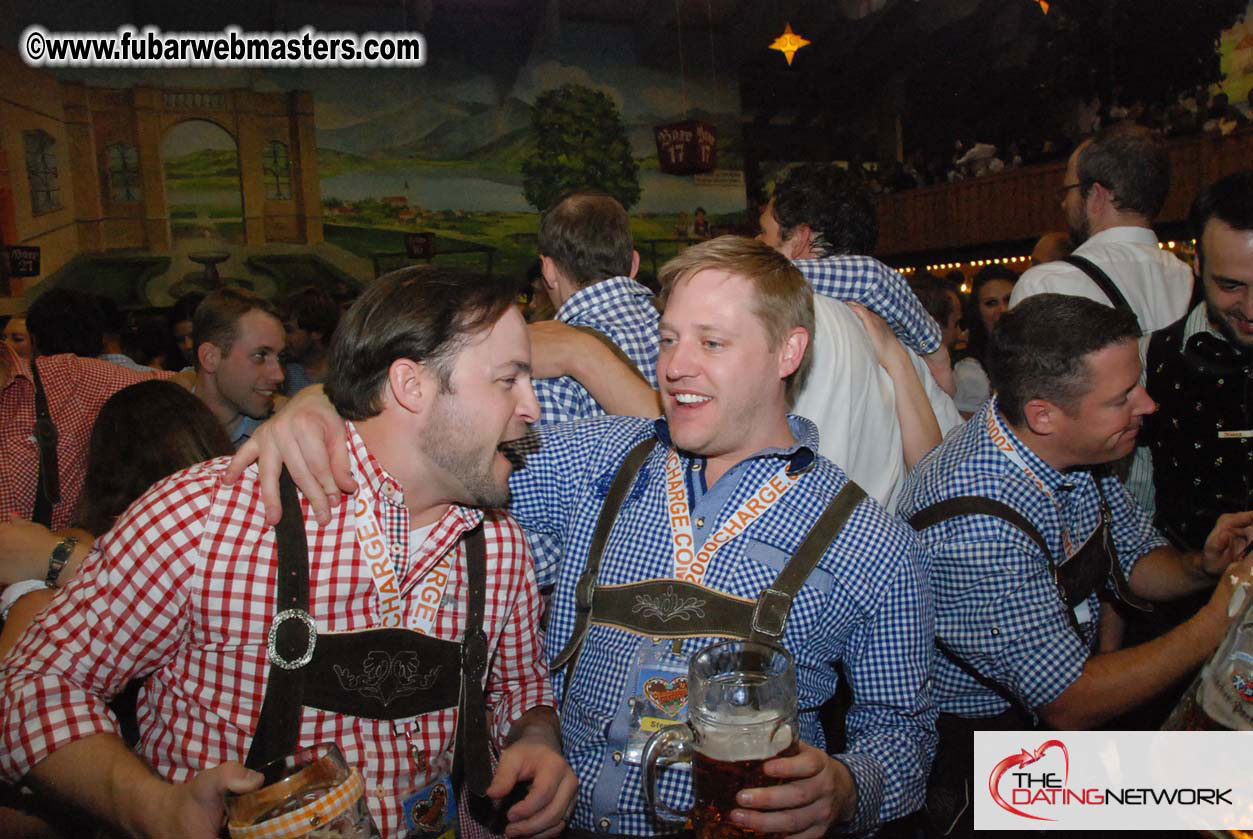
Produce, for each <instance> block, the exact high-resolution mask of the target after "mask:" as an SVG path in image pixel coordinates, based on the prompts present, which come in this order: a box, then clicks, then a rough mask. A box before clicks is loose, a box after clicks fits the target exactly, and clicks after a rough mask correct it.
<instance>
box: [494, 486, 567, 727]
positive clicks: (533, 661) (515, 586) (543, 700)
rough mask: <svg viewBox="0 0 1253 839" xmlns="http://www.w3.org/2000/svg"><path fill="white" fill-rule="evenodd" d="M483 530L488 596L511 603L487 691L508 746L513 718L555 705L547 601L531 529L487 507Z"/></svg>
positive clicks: (498, 638)
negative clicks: (547, 657) (544, 620)
mask: <svg viewBox="0 0 1253 839" xmlns="http://www.w3.org/2000/svg"><path fill="white" fill-rule="evenodd" d="M483 535H484V537H485V538H486V540H487V545H488V556H489V560H488V567H490V568H492V569H493V573H492V578H491V582H490V584H489V585H490V591H489V597H490V598H493V599H496V600H497V602H499V603H501V604H508V606H507V608H504V609H503V612H504V615H503V620H502V622H501V624H500V625H499V626H498V627H497V633H498V634H497V636H496V639H495V645H494V649H495V654H494V655H493V656H492V657H491V661H492V666H491V671H490V672H489V673H488V676H487V694H486V699H487V704H488V707H490V708H491V709H492V712H493V713H492V720H493V725H494V731H493V735H494V736H495V740H496V744H497V746H503V745H504V743H505V738H506V736H507V735H508V734H509V731H510V729H511V728H512V727H513V725H514V723H515V722H516V721H517V720H518V719H519V718H521V717H522V716H523V715H524V714H525V713H526V712H528V711H530V710H531V709H532V708H535V707H538V706H550V707H552V706H555V702H554V700H553V693H552V688H551V686H550V685H549V682H548V668H547V666H546V665H545V664H544V649H543V637H542V633H541V631H540V613H541V611H542V610H543V601H542V600H541V598H540V594H539V589H538V587H537V586H536V583H535V571H534V568H533V567H532V562H531V554H530V550H529V548H528V547H527V541H526V534H525V533H523V532H522V528H521V527H520V526H519V525H518V523H517V522H516V521H514V520H513V518H512V517H511V516H509V515H508V514H507V513H504V512H502V511H499V510H488V511H486V512H485V514H484V517H483ZM492 556H495V560H494V561H493V560H492V559H491V557H492Z"/></svg>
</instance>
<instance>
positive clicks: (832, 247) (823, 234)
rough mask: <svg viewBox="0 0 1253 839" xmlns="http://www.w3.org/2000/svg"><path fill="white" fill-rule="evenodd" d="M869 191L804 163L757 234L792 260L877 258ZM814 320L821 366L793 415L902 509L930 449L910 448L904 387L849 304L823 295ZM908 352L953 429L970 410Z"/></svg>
mask: <svg viewBox="0 0 1253 839" xmlns="http://www.w3.org/2000/svg"><path fill="white" fill-rule="evenodd" d="M863 193H864V189H862V187H861V186H860V185H859V184H858V183H857V182H855V181H854V180H853V179H852V178H850V177H849V176H848V174H847V173H846V172H844V170H842V169H838V168H837V167H834V166H819V165H817V164H814V165H810V166H803V167H797V169H795V170H793V171H792V172H790V173H789V174H788V175H787V176H785V177H784V178H782V179H780V181H779V183H778V184H777V185H776V186H775V190H774V196H773V197H772V198H771V200H770V203H769V204H768V205H766V208H765V209H764V210H763V211H762V213H761V230H762V232H761V235H760V236H759V237H758V238H760V239H761V240H762V241H763V242H765V243H766V244H768V245H770V246H771V247H772V248H774V249H775V250H777V251H779V252H780V253H782V254H783V255H784V256H786V257H788V258H789V259H792V260H798V259H799V260H816V259H821V258H824V257H834V256H838V255H844V254H869V253H870V252H871V251H872V250H874V246H875V243H876V240H877V238H878V220H877V218H876V217H875V215H874V213H875V209H874V204H873V203H871V202H870V200H869V197H868V196H865V197H864V198H863V197H862V195H863ZM805 265H806V263H801V264H800V266H799V267H801V271H802V273H804V272H805V267H804V266H805ZM814 316H815V322H814V334H813V338H812V340H811V343H810V346H811V348H812V349H811V351H812V353H813V366H812V369H811V372H810V374H809V377H808V378H807V379H806V381H805V384H804V387H802V388H801V390H800V392H799V393H798V394H797V396H796V400H795V403H794V404H793V406H792V411H793V413H796V414H799V415H801V416H803V417H807V418H808V419H811V420H813V421H814V423H815V424H816V425H817V426H818V444H819V448H820V451H821V453H822V454H823V456H825V457H827V458H828V459H830V460H832V461H834V462H835V463H837V464H839V466H840V467H841V468H842V469H844V471H845V472H847V473H848V474H849V476H851V477H852V478H853V480H855V481H857V483H858V484H860V485H861V486H862V488H864V489H865V490H866V492H867V493H868V494H869V495H871V496H872V497H874V498H875V499H876V500H878V501H879V502H880V503H881V504H883V505H884V506H885V507H887V508H888V509H889V510H894V509H895V507H896V498H897V495H898V494H899V493H900V489H901V486H902V485H903V484H904V482H905V477H906V475H907V474H908V467H909V466H912V465H913V462H914V461H915V460H916V459H917V457H919V456H921V454H922V453H923V452H925V450H926V449H925V448H924V449H923V452H917V453H913V454H914V456H912V457H911V452H910V451H909V450H908V440H907V439H905V437H904V435H903V429H902V422H901V419H900V418H899V417H898V410H897V405H898V401H899V398H900V394H899V392H898V391H899V389H900V385H899V384H896V383H895V381H894V379H893V377H892V376H891V374H890V373H889V371H888V370H887V369H885V367H882V366H880V363H879V357H878V355H877V354H876V350H875V346H874V344H873V343H872V340H871V336H869V335H868V334H867V331H866V328H865V327H864V326H863V325H862V323H861V322H860V321H859V319H858V317H857V315H855V314H854V313H853V311H852V310H851V309H850V308H849V307H848V306H847V305H846V304H845V303H843V302H841V301H839V300H835V299H832V298H830V297H824V296H823V295H821V294H815V295H814ZM908 357H909V360H910V361H911V362H912V366H913V367H914V372H915V373H916V374H917V376H918V379H919V380H920V381H921V384H922V387H923V389H924V391H925V397H926V401H927V402H929V403H930V406H931V410H932V411H933V412H934V414H935V418H936V420H937V422H938V424H939V430H940V434H941V435H944V434H946V433H948V431H949V430H950V429H952V428H954V427H956V426H958V425H960V424H961V416H960V415H959V414H958V413H957V409H956V408H955V407H953V400H952V399H951V398H949V396H948V394H947V393H945V392H944V391H943V390H941V389H940V386H939V384H937V383H936V380H935V378H934V377H933V376H932V375H931V373H930V372H929V370H928V367H927V365H926V364H925V363H924V362H923V361H922V360H921V359H920V358H919V357H918V356H917V355H916V354H914V353H912V352H910V353H908ZM926 448H930V446H926Z"/></svg>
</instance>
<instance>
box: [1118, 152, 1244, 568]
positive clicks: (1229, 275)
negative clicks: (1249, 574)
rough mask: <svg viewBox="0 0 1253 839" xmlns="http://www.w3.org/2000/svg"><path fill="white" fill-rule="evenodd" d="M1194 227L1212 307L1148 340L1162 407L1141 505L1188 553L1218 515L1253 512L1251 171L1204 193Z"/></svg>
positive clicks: (1152, 427) (1148, 368) (1153, 426)
mask: <svg viewBox="0 0 1253 839" xmlns="http://www.w3.org/2000/svg"><path fill="white" fill-rule="evenodd" d="M1190 221H1191V222H1192V225H1193V229H1194V230H1195V235H1196V270H1197V274H1198V275H1199V276H1200V278H1201V285H1202V288H1203V290H1204V300H1202V301H1201V302H1199V303H1197V304H1196V305H1195V306H1194V307H1193V308H1192V310H1191V311H1190V312H1189V313H1188V314H1187V315H1186V316H1184V317H1183V318H1182V319H1180V320H1179V321H1177V322H1176V323H1174V324H1172V325H1171V326H1168V327H1166V328H1165V329H1161V330H1158V331H1157V332H1155V333H1153V335H1152V337H1151V338H1150V339H1149V341H1148V351H1147V358H1146V364H1145V374H1146V376H1147V388H1148V391H1149V395H1150V396H1152V397H1153V399H1154V400H1155V401H1156V402H1157V403H1158V405H1159V408H1158V411H1157V413H1156V414H1153V415H1151V416H1149V417H1147V418H1146V419H1145V423H1144V431H1145V434H1144V436H1143V442H1144V443H1146V444H1147V445H1148V446H1149V449H1150V451H1151V452H1152V455H1153V490H1154V491H1153V492H1152V493H1151V494H1148V497H1146V498H1144V499H1142V500H1144V501H1148V502H1154V501H1155V502H1156V504H1155V505H1154V506H1155V508H1156V515H1155V521H1156V523H1157V525H1158V527H1159V528H1160V529H1161V530H1162V532H1163V533H1164V534H1165V535H1166V536H1167V537H1168V538H1170V539H1171V541H1173V542H1175V543H1176V544H1177V545H1178V546H1179V547H1181V548H1185V549H1190V548H1191V549H1194V548H1197V547H1199V546H1200V545H1201V544H1203V543H1204V541H1205V537H1206V535H1207V534H1208V533H1209V530H1210V528H1211V527H1212V526H1213V522H1214V519H1215V518H1216V517H1217V516H1218V515H1219V514H1220V513H1227V512H1233V511H1236V510H1247V509H1250V508H1253V394H1251V393H1250V386H1251V385H1253V380H1251V379H1250V376H1253V170H1246V171H1243V172H1239V173H1236V174H1234V175H1229V176H1227V177H1225V178H1223V179H1222V180H1220V181H1218V182H1217V183H1215V184H1213V185H1211V186H1209V187H1208V188H1206V189H1205V190H1203V191H1202V192H1201V193H1200V195H1198V196H1197V199H1196V201H1195V202H1194V203H1193V205H1192V212H1191V216H1190ZM1150 509H1152V508H1150Z"/></svg>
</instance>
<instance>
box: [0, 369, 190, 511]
mask: <svg viewBox="0 0 1253 839" xmlns="http://www.w3.org/2000/svg"><path fill="white" fill-rule="evenodd" d="M0 353H3V354H4V355H5V363H6V364H8V369H9V370H10V371H11V372H12V375H11V377H10V381H9V383H8V385H7V386H5V387H4V389H3V390H0V514H3V513H8V512H16V513H18V514H19V515H20V516H22V518H26V519H29V518H30V517H31V515H32V513H33V512H34V510H35V485H36V484H37V483H38V481H39V446H38V444H37V443H36V442H35V382H34V380H33V379H31V374H30V362H28V361H26V360H24V359H20V358H18V357H17V355H16V354H14V352H13V349H12V347H10V346H9V345H8V344H0ZM37 363H38V364H39V379H40V381H41V382H43V386H44V392H45V393H46V394H47V396H48V412H49V413H50V414H52V422H53V424H54V425H55V426H56V427H57V472H58V474H60V476H61V500H60V501H59V502H57V503H56V504H54V505H53V507H52V528H53V530H59V529H60V528H63V527H68V526H69V525H70V523H71V520H72V519H73V517H74V512H75V510H76V509H77V507H78V496H79V494H80V493H81V492H82V491H83V481H84V479H85V478H86V477H87V448H88V446H89V445H90V443H91V427H92V426H93V425H95V424H96V415H97V414H99V413H100V407H101V406H102V405H104V403H105V402H107V401H108V399H109V397H110V396H112V395H113V394H115V393H117V392H118V391H119V390H121V389H122V388H124V387H128V386H130V385H133V384H135V383H136V382H142V381H145V380H147V379H154V378H165V379H168V378H169V377H170V376H173V375H174V374H173V373H167V372H165V371H161V370H145V371H139V370H128V369H127V368H125V367H120V366H118V365H116V364H110V363H109V362H107V361H101V360H100V359H98V358H82V357H80V356H77V355H70V354H68V353H67V354H64V355H45V356H41V357H40V358H39V359H38V361H37Z"/></svg>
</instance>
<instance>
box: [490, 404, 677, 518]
mask: <svg viewBox="0 0 1253 839" xmlns="http://www.w3.org/2000/svg"><path fill="white" fill-rule="evenodd" d="M652 428H653V422H652V421H651V420H644V419H636V418H628V417H594V418H592V419H585V420H576V421H574V422H566V423H560V424H558V425H549V426H545V427H543V428H539V429H533V430H532V431H531V433H530V434H528V435H527V436H525V437H523V438H522V439H521V440H517V441H514V442H512V443H509V444H508V446H507V453H508V456H509V458H510V460H511V461H512V462H513V465H514V470H513V474H512V475H511V476H510V478H509V490H510V493H511V496H512V497H511V498H510V501H509V512H510V513H511V514H512V515H513V516H514V518H516V519H517V520H518V523H519V524H521V525H522V527H524V528H525V529H526V530H527V531H531V532H538V533H548V534H551V535H554V536H558V537H563V536H564V534H565V531H566V528H567V525H568V521H569V519H570V517H571V516H572V515H573V514H574V513H575V512H576V511H577V510H578V507H579V502H580V499H581V498H582V497H583V496H584V494H585V492H586V491H587V487H588V485H589V484H590V483H591V482H592V481H596V480H598V479H600V478H602V477H603V476H604V473H606V472H608V471H611V470H614V469H616V467H617V465H618V464H620V463H621V462H622V460H623V458H625V457H626V453H627V452H628V451H629V450H630V449H631V447H632V446H633V445H634V443H635V442H636V441H639V440H642V439H644V438H645V437H647V436H651V435H652V433H653V432H652Z"/></svg>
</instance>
